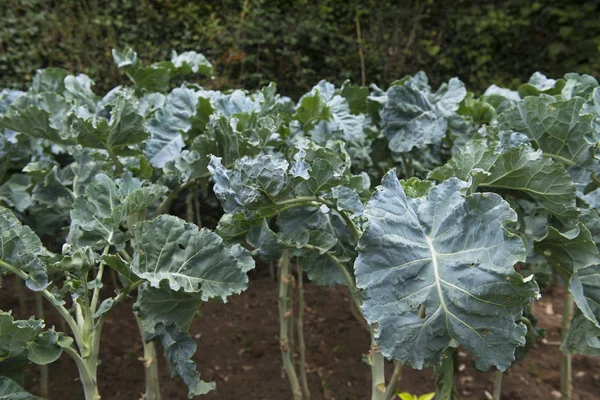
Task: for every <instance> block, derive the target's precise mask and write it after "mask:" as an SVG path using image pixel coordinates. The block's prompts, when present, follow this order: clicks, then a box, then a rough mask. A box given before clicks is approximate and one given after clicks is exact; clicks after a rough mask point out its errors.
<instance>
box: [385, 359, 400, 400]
mask: <svg viewBox="0 0 600 400" xmlns="http://www.w3.org/2000/svg"><path fill="white" fill-rule="evenodd" d="M400 378H402V363H401V362H400V361H394V372H393V373H392V379H390V384H389V385H388V387H387V390H386V392H385V399H386V400H391V399H393V398H394V397H395V396H396V390H397V388H398V382H399V381H400Z"/></svg>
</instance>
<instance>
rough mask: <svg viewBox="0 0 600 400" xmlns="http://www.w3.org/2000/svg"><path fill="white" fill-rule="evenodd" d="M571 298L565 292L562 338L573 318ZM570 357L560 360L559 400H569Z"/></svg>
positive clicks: (564, 356)
mask: <svg viewBox="0 0 600 400" xmlns="http://www.w3.org/2000/svg"><path fill="white" fill-rule="evenodd" d="M573 305H574V303H573V296H572V295H571V293H569V292H568V291H567V290H565V298H564V309H563V317H562V332H561V334H562V337H563V339H564V338H565V336H566V335H567V331H568V330H569V328H570V327H571V319H572V318H573ZM571 361H572V360H571V355H570V354H564V353H563V354H562V355H561V358H560V394H561V400H571V398H572V392H573V385H572V376H573V371H572V365H571Z"/></svg>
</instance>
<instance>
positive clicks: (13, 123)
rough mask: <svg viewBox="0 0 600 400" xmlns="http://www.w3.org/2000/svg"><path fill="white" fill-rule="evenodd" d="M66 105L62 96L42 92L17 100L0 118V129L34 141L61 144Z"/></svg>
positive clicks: (62, 141)
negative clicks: (45, 140)
mask: <svg viewBox="0 0 600 400" xmlns="http://www.w3.org/2000/svg"><path fill="white" fill-rule="evenodd" d="M68 107H69V105H68V103H67V102H66V101H65V99H64V98H63V97H62V96H59V95H57V94H55V93H51V92H44V93H39V94H35V95H33V94H30V95H26V96H20V97H19V98H17V99H16V100H15V101H14V102H13V103H12V105H11V106H10V108H9V111H8V112H7V113H6V114H4V115H1V116H0V129H1V128H5V129H10V130H12V131H15V132H19V133H22V134H23V135H27V136H29V137H32V138H36V139H47V140H50V141H51V142H54V143H59V144H63V143H64V142H65V140H66V139H65V138H64V137H63V135H62V131H63V122H64V118H65V117H66V114H67V110H68Z"/></svg>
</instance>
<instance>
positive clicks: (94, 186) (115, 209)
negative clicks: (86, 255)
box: [67, 174, 124, 246]
mask: <svg viewBox="0 0 600 400" xmlns="http://www.w3.org/2000/svg"><path fill="white" fill-rule="evenodd" d="M123 217H124V211H123V206H122V204H121V201H120V196H119V190H118V187H117V184H116V183H115V182H114V181H113V180H112V179H111V178H109V177H108V175H105V174H98V175H96V177H95V178H94V181H93V182H92V183H91V184H90V185H88V186H87V188H86V189H85V195H84V196H80V197H78V198H77V199H75V202H74V203H73V208H72V209H71V227H70V230H69V237H68V238H67V241H68V242H69V243H71V244H73V245H76V246H86V245H87V246H104V245H105V244H107V243H112V244H116V243H118V242H119V241H120V240H122V236H123V234H122V232H121V231H120V229H119V227H120V225H121V220H122V219H123Z"/></svg>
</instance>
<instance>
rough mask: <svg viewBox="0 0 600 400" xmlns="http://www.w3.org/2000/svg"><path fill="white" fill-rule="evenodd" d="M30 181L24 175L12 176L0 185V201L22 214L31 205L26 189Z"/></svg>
mask: <svg viewBox="0 0 600 400" xmlns="http://www.w3.org/2000/svg"><path fill="white" fill-rule="evenodd" d="M30 186H31V179H30V178H29V176H27V175H25V174H13V175H11V176H10V178H8V180H7V181H6V182H4V183H3V184H2V185H0V200H2V201H4V202H6V203H7V204H8V205H9V206H11V207H14V208H15V209H16V210H17V211H19V212H23V211H25V210H26V209H27V208H29V206H31V205H32V204H33V201H32V199H31V195H30V194H29V191H28V189H29V188H30Z"/></svg>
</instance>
